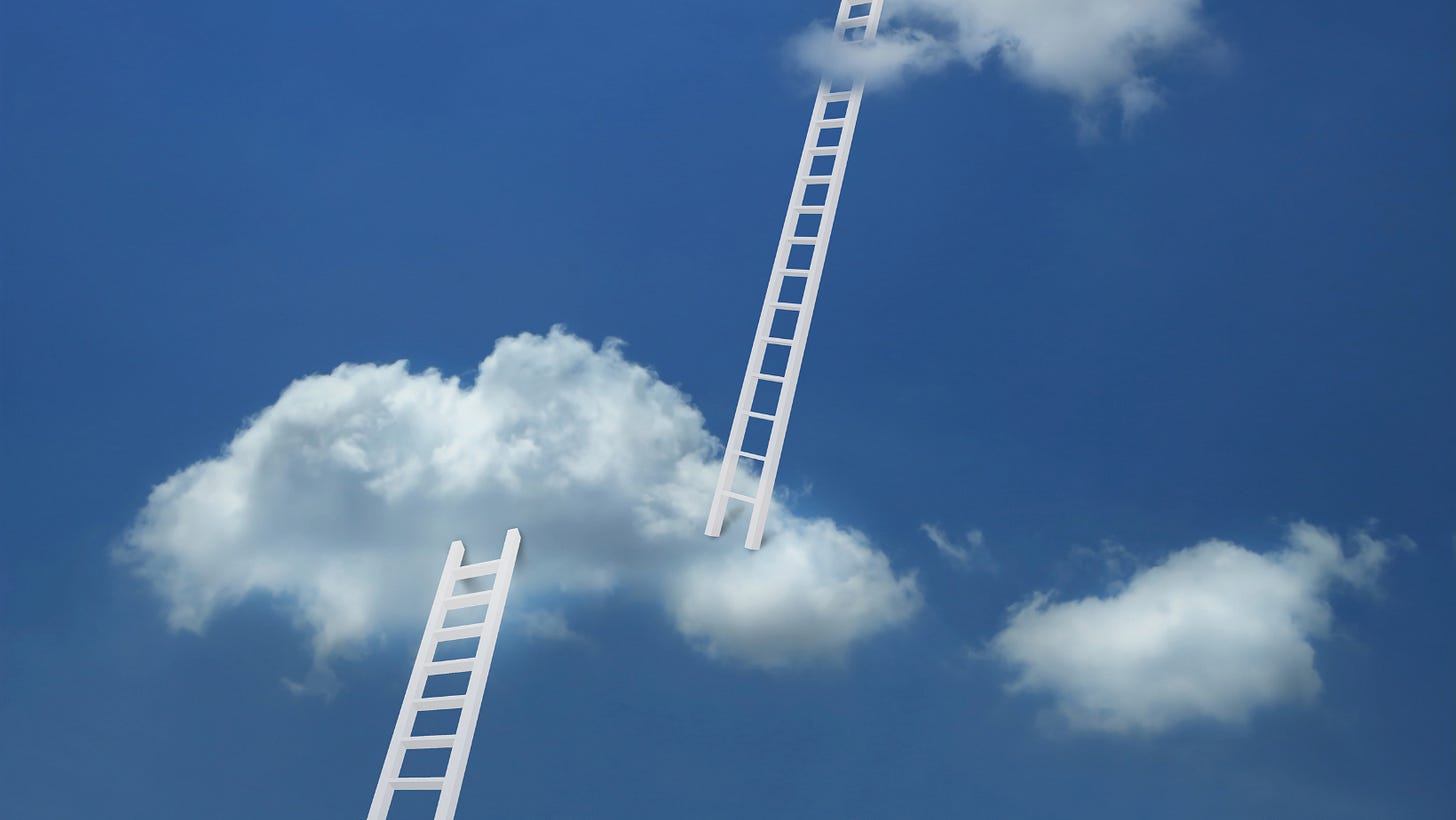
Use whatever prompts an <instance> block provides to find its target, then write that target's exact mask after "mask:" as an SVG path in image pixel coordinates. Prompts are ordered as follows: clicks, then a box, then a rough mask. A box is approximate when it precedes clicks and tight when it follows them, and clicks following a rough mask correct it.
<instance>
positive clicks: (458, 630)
mask: <svg viewBox="0 0 1456 820" xmlns="http://www.w3.org/2000/svg"><path fill="white" fill-rule="evenodd" d="M484 631H485V624H484V623H478V624H462V625H461V626H447V627H445V628H444V629H437V630H435V640H437V641H458V640H460V639H461V638H479V637H480V635H481V633H482V632H484Z"/></svg>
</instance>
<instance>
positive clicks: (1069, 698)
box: [991, 523, 1389, 732]
mask: <svg viewBox="0 0 1456 820" xmlns="http://www.w3.org/2000/svg"><path fill="white" fill-rule="evenodd" d="M1353 541H1354V547H1355V549H1354V551H1353V552H1352V553H1351V554H1346V551H1345V549H1344V548H1343V547H1342V545H1341V543H1340V540H1339V539H1337V538H1336V537H1335V536H1333V535H1331V534H1330V533H1328V532H1325V531H1323V530H1320V529H1318V528H1316V527H1313V526H1310V525H1309V524H1304V523H1300V524H1296V525H1294V526H1292V527H1290V528H1289V531H1288V534H1287V538H1286V544H1285V546H1284V547H1283V548H1282V549H1280V550H1278V551H1276V552H1273V553H1269V554H1263V555H1261V554H1258V553H1254V552H1251V551H1249V550H1247V549H1244V548H1243V547H1240V546H1238V545H1236V544H1231V543H1228V542H1226V541H1205V542H1203V543H1201V544H1198V545H1196V546H1194V547H1190V548H1188V549H1184V550H1181V551H1178V552H1175V553H1173V554H1172V555H1171V556H1169V557H1168V558H1167V559H1166V560H1165V561H1164V562H1163V563H1161V564H1159V565H1157V566H1154V567H1151V568H1149V569H1145V570H1143V571H1141V572H1139V573H1137V574H1136V575H1134V576H1133V577H1132V578H1131V579H1130V580H1129V581H1128V582H1127V583H1126V584H1125V585H1120V586H1119V587H1118V589H1117V591H1116V593H1115V594H1113V595H1111V596H1110V597H1106V598H1084V599H1081V600H1077V601H1069V602H1065V603H1051V602H1050V601H1049V599H1048V597H1047V596H1046V595H1037V596H1034V597H1033V598H1032V599H1031V600H1030V601H1028V602H1026V603H1024V604H1022V605H1021V606H1019V607H1017V608H1015V609H1013V611H1012V616H1011V619H1010V623H1009V624H1008V625H1007V627H1006V628H1005V630H1003V631H1002V632H1001V633H1000V634H999V635H997V636H996V637H995V638H994V639H993V640H992V642H991V650H992V651H993V653H994V654H996V655H997V656H999V657H1000V658H1001V659H1003V660H1004V661H1006V662H1008V663H1009V664H1011V665H1012V666H1013V667H1014V668H1016V670H1017V678H1016V680H1015V682H1014V683H1013V684H1012V688H1013V689H1014V690H1019V691H1037V692H1045V693H1048V694H1050V695H1051V696H1052V698H1053V700H1054V702H1055V704H1056V708H1057V710H1058V711H1059V712H1060V713H1061V714H1062V715H1063V716H1064V717H1065V718H1066V719H1067V721H1068V722H1069V723H1070V724H1071V725H1072V726H1074V727H1077V728H1082V729H1092V730H1103V731H1111V732H1127V731H1142V732H1157V731H1161V730H1163V729H1166V728H1168V727H1170V726H1172V725H1174V724H1176V723H1179V722H1181V721H1186V720H1193V719H1211V720H1216V721H1225V722H1240V721H1243V720H1245V719H1246V718H1247V717H1248V715H1249V714H1250V712H1251V711H1253V710H1254V709H1256V708H1258V707H1261V706H1265V705H1270V704H1274V703H1278V702H1284V701H1301V700H1308V699H1311V698H1313V697H1314V696H1315V695H1316V694H1317V693H1318V692H1319V690H1320V678H1319V675H1318V673H1316V672H1315V666H1314V647H1313V646H1312V645H1311V640H1312V639H1315V638H1318V637H1320V636H1323V635H1325V634H1326V633H1327V632H1328V631H1329V628H1330V622H1331V614H1330V606H1329V603H1328V601H1327V596H1328V593H1329V590H1330V587H1331V586H1332V585H1334V584H1336V583H1343V584H1347V585H1352V586H1355V587H1368V586H1369V585H1371V584H1372V583H1373V582H1374V581H1375V578H1376V576H1377V575H1378V574H1379V571H1380V568H1381V566H1382V565H1383V564H1384V563H1385V561H1386V559H1387V557H1388V555H1389V546H1388V545H1387V544H1386V543H1385V542H1382V541H1379V540H1376V539H1374V538H1372V537H1371V536H1369V535H1367V534H1363V533H1362V534H1357V535H1356V536H1355V537H1354V538H1353Z"/></svg>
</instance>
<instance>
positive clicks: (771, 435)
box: [706, 0, 884, 550]
mask: <svg viewBox="0 0 1456 820" xmlns="http://www.w3.org/2000/svg"><path fill="white" fill-rule="evenodd" d="M883 5H884V0H841V3H840V6H839V16H838V18H837V19H836V20H835V23H834V32H835V36H836V37H838V38H839V39H840V40H843V41H846V42H848V43H853V44H859V45H860V46H864V45H867V44H869V43H871V42H873V41H874V39H875V34H876V32H877V31H878V30H879V27H880V12H881V10H882V7H883ZM863 95H864V81H863V79H862V78H859V77H856V78H853V79H851V80H847V81H839V80H836V79H834V78H825V79H823V80H821V81H820V83H819V94H818V96H817V97H816V98H815V100H814V113H813V115H812V116H811V117H810V118H809V133H808V135H807V136H806V137H805V138H804V151H803V154H802V155H801V156H800V158H799V171H798V174H797V175H796V176H795V177H794V187H793V194H792V195H791V196H790V197H789V210H788V213H787V214H786V215H785V217H784V228H783V232H782V234H781V235H780V237H779V248H778V253H777V254H776V255H775V256H774V263H773V269H772V271H771V272H770V274H769V279H768V292H767V293H766V294H765V295H764V299H763V310H762V312H761V313H760V314H759V317H758V330H757V332H756V333H755V334H754V337H753V347H752V348H751V351H750V353H749V354H748V371H747V373H746V374H745V375H744V377H743V389H742V391H741V392H739V394H738V409H737V411H736V412H735V413H734V414H733V426H732V428H731V430H730V432H729V433H728V445H727V449H726V450H725V451H724V453H723V466H722V469H721V470H720V471H719V473H718V487H717V489H716V490H715V491H714V493H713V504H712V507H711V508H710V509H709V511H708V526H707V529H706V532H707V534H708V535H710V536H713V537H714V538H716V537H718V535H720V534H721V533H722V531H723V518H724V515H725V514H726V513H727V510H728V502H729V501H730V500H737V501H743V502H746V503H748V504H750V505H752V507H753V513H752V515H751V516H750V518H749V520H748V536H747V538H746V539H745V541H744V543H743V546H745V547H747V548H748V549H751V550H756V549H758V548H759V545H760V544H761V543H762V541H763V529H764V524H765V522H766V521H767V520H768V509H769V504H770V503H771V502H772V500H773V486H774V478H775V476H776V475H777V474H778V469H779V456H780V454H781V453H782V452H783V449H784V436H785V434H786V433H787V432H788V427H789V411H790V410H791V409H792V408H793V405H794V388H795V386H796V385H797V384H798V382H799V368H800V366H801V365H802V364H803V361H804V346H805V344H806V343H807V341H808V338H809V322H810V320H812V319H813V317H814V302H815V299H816V298H817V297H818V295H819V277H820V274H821V273H823V271H824V257H825V254H826V252H827V251H828V249H829V234H830V232H831V231H832V230H833V229H834V213H835V210H836V209H837V208H838V206H839V190H840V187H841V185H842V184H843V182H844V168H845V165H846V163H847V162H848V161H849V146H850V142H851V141H852V140H853V139H854V125H855V122H856V120H858V118H859V105H860V99H861V97H862V96H863ZM770 348H773V352H772V354H771V353H770ZM770 358H772V359H773V361H772V362H768V363H766V360H767V359H770ZM765 368H767V369H765ZM766 385H767V386H766ZM775 393H777V396H775V395H774V394H775ZM750 427H752V428H754V429H753V432H754V433H755V436H754V438H755V439H757V440H758V442H759V443H758V444H757V446H759V447H762V448H763V451H762V452H758V451H756V450H747V449H744V438H745V436H746V435H747V434H748V433H749V431H750ZM740 459H748V460H750V461H755V462H758V470H759V473H758V487H757V489H756V490H755V491H754V493H753V494H752V495H747V494H744V493H739V492H736V491H735V490H734V489H733V480H734V478H735V477H736V476H737V474H738V462H739V460H740Z"/></svg>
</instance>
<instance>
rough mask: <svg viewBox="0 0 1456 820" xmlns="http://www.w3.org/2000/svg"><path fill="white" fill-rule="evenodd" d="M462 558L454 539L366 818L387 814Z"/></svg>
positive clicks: (372, 819)
mask: <svg viewBox="0 0 1456 820" xmlns="http://www.w3.org/2000/svg"><path fill="white" fill-rule="evenodd" d="M464 557H465V544H464V543H463V542H460V541H455V542H453V543H451V544H450V552H449V554H448V555H447V556H446V558H445V569H444V571H443V572H441V573H440V583H439V586H437V587H436V588H435V601H434V603H433V604H432V605H431V606H430V615H429V617H428V618H427V619H426V620H425V633H424V636H423V637H422V638H421V639H420V648H419V651H418V652H417V653H416V655H415V665H414V667H413V668H412V669H411V670H410V677H409V683H408V684H407V685H406V686H405V692H404V702H403V703H402V704H401V705H400V708H399V718H398V719H397V720H396V721H395V724H394V734H393V735H391V736H390V739H389V749H388V750H387V751H386V752H385V755H384V766H383V767H382V768H381V769H380V772H379V785H377V786H375V787H374V800H373V802H372V803H370V805H369V815H368V820H385V818H386V817H387V816H388V815H389V804H390V803H391V802H392V801H393V800H394V788H393V787H392V786H391V785H390V781H391V780H393V779H395V778H397V777H399V772H400V766H401V765H402V764H403V763H404V753H405V741H406V739H407V738H408V737H409V736H410V731H411V729H412V728H413V727H414V718H415V714H416V712H415V708H414V703H415V701H417V700H419V699H420V696H421V695H422V694H424V691H425V679H426V678H427V677H428V675H426V674H425V665H426V664H428V663H429V662H430V660H431V658H433V657H434V654H435V641H434V640H433V639H432V635H433V633H434V632H435V631H436V630H438V629H439V628H440V626H441V625H442V624H444V622H445V599H446V598H448V597H450V593H451V592H452V591H453V590H454V589H455V570H456V569H458V568H459V567H460V562H461V560H462V559H463V558H464Z"/></svg>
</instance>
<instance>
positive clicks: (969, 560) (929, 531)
mask: <svg viewBox="0 0 1456 820" xmlns="http://www.w3.org/2000/svg"><path fill="white" fill-rule="evenodd" d="M920 530H921V532H924V533H925V535H926V537H927V538H929V539H930V543H932V544H934V545H935V549H936V551H937V552H939V553H940V554H941V555H943V556H945V558H946V560H948V561H950V562H951V563H952V564H953V565H955V566H956V568H958V569H961V570H964V571H965V572H989V573H991V574H993V575H994V574H996V573H997V572H999V571H1000V569H1001V567H1000V565H999V564H997V563H996V559H995V558H993V557H992V556H991V551H990V550H989V549H987V548H986V536H985V534H984V533H982V532H981V531H980V530H971V531H970V532H968V533H966V543H965V545H964V546H962V545H960V544H958V543H956V542H954V541H952V540H950V538H949V537H947V536H946V534H945V530H942V529H941V528H940V527H937V526H935V525H934V524H921V525H920Z"/></svg>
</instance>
